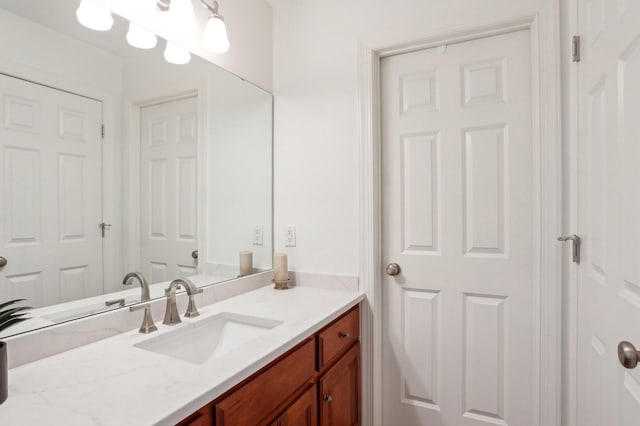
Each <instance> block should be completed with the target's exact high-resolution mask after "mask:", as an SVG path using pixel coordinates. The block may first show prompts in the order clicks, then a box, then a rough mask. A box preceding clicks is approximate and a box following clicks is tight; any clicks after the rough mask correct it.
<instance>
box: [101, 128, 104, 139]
mask: <svg viewBox="0 0 640 426" xmlns="http://www.w3.org/2000/svg"><path fill="white" fill-rule="evenodd" d="M100 135H102V139H104V124H103V125H102V126H100Z"/></svg>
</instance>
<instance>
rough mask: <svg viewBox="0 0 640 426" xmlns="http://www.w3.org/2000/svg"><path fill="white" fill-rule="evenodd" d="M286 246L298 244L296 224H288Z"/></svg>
mask: <svg viewBox="0 0 640 426" xmlns="http://www.w3.org/2000/svg"><path fill="white" fill-rule="evenodd" d="M284 246H285V247H295V246H296V226H295V225H289V226H287V235H286V237H285V242H284Z"/></svg>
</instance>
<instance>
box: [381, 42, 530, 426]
mask: <svg viewBox="0 0 640 426" xmlns="http://www.w3.org/2000/svg"><path fill="white" fill-rule="evenodd" d="M530 57H531V56H530V34H529V31H518V32H513V33H509V34H504V35H499V36H494V37H488V38H483V39H478V40H473V41H468V42H464V43H458V44H452V45H449V46H446V47H439V48H433V49H428V50H422V51H417V52H413V53H407V54H402V55H397V56H391V57H388V58H384V59H383V60H382V63H381V83H382V88H381V96H382V98H381V105H382V172H383V178H382V206H383V231H382V237H383V241H382V246H383V249H382V252H383V253H382V259H383V263H384V265H386V264H387V263H390V262H397V263H398V264H399V265H400V266H401V268H402V271H401V273H400V274H399V275H396V276H388V275H386V274H385V275H384V277H383V282H382V285H383V290H382V291H383V308H382V309H383V361H382V370H383V384H382V388H383V401H384V405H383V421H382V424H384V425H398V426H405V425H406V426H408V425H430V426H444V425H447V426H467V425H469V426H471V425H474V426H478V425H490V424H498V425H513V426H526V425H532V424H534V419H535V418H536V416H535V414H534V411H535V410H536V407H535V400H536V389H537V385H536V380H537V377H536V371H537V366H536V360H537V356H536V351H538V350H539V346H538V344H537V343H536V342H537V335H536V331H537V324H536V321H537V320H536V318H537V317H536V313H535V300H536V297H535V294H536V292H537V291H538V290H539V286H538V283H537V282H536V278H535V275H536V274H534V268H535V262H536V261H535V256H536V254H535V253H534V236H533V215H534V209H536V208H539V205H538V206H536V203H535V200H534V199H533V197H534V195H533V194H534V190H533V185H534V182H533V172H532V170H533V167H534V164H533V162H534V156H533V150H534V147H533V146H532V139H533V138H532V119H531V115H532V112H531V103H532V101H531V93H532V87H531V63H530V62H531V61H530Z"/></svg>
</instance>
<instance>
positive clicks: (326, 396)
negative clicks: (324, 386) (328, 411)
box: [322, 395, 333, 402]
mask: <svg viewBox="0 0 640 426" xmlns="http://www.w3.org/2000/svg"><path fill="white" fill-rule="evenodd" d="M322 399H323V400H324V402H331V401H333V398H331V395H325V396H323V397H322Z"/></svg>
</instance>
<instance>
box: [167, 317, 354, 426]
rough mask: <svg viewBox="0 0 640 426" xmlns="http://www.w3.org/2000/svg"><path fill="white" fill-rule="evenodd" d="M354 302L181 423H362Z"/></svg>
mask: <svg viewBox="0 0 640 426" xmlns="http://www.w3.org/2000/svg"><path fill="white" fill-rule="evenodd" d="M359 337H360V310H359V307H358V306H356V307H354V308H353V309H351V310H350V311H349V312H347V313H346V314H344V315H342V316H341V317H340V318H338V319H336V320H335V321H333V322H332V323H331V324H329V325H327V326H326V327H324V328H323V329H322V330H320V331H319V332H317V333H316V334H314V335H312V336H310V337H309V338H308V339H307V340H305V341H304V342H302V343H301V344H299V345H298V346H296V347H295V348H293V349H292V350H290V351H289V352H287V353H286V354H284V355H282V356H281V357H280V358H278V359H277V360H275V361H274V362H272V363H271V364H269V365H268V366H266V367H264V368H263V369H262V370H260V371H258V372H257V373H256V374H254V375H253V376H251V377H249V378H248V379H246V380H245V381H243V382H242V383H240V384H239V385H237V386H235V387H234V388H233V389H231V390H230V391H228V392H226V393H225V394H223V395H222V396H220V397H219V398H217V399H216V400H215V401H213V402H212V403H210V404H207V405H206V406H205V407H203V408H201V409H200V410H198V411H197V412H196V413H193V414H192V415H190V416H189V417H187V418H186V419H184V420H183V421H181V422H180V423H178V426H204V425H207V426H211V425H215V426H318V425H320V426H359V425H360V403H361V402H360V399H361V398H360V382H361V372H360V343H359Z"/></svg>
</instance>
